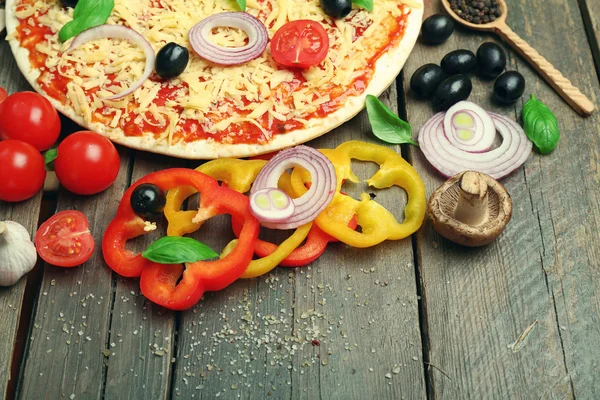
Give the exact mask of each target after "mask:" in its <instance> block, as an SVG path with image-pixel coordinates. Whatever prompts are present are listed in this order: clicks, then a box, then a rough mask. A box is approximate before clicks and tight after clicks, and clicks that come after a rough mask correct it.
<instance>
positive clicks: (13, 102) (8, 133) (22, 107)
mask: <svg viewBox="0 0 600 400" xmlns="http://www.w3.org/2000/svg"><path fill="white" fill-rule="evenodd" d="M58 135H60V118H59V117H58V113H57V112H56V110H55V109H54V107H52V104H50V102H49V101H48V100H47V99H46V98H45V97H43V96H41V95H39V94H37V93H35V92H18V93H13V94H11V95H10V96H8V97H7V98H6V100H4V102H1V103H0V139H3V140H5V139H16V140H22V141H24V142H27V143H29V144H30V145H32V146H33V147H35V148H36V149H38V150H40V151H42V150H46V149H48V148H50V146H52V145H53V144H54V143H55V142H56V140H57V139H58Z"/></svg>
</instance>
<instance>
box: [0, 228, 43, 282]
mask: <svg viewBox="0 0 600 400" xmlns="http://www.w3.org/2000/svg"><path fill="white" fill-rule="evenodd" d="M36 261H37V252H36V251H35V246H34V244H33V242H32V241H31V240H30V238H29V232H27V229H25V227H24V226H23V225H21V224H18V223H16V222H13V221H0V286H12V285H14V284H15V283H17V282H18V281H19V279H21V277H22V276H23V275H25V274H26V273H28V272H29V271H31V270H32V269H33V267H34V266H35V262H36Z"/></svg>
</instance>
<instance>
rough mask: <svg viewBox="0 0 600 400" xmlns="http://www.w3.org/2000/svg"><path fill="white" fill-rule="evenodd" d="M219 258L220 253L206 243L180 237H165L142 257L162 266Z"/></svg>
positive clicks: (156, 242) (149, 247)
mask: <svg viewBox="0 0 600 400" xmlns="http://www.w3.org/2000/svg"><path fill="white" fill-rule="evenodd" d="M218 256H219V254H218V253H216V252H215V251H214V250H213V249H211V248H210V247H208V246H207V245H205V244H204V243H200V242H199V241H197V240H194V239H192V238H188V237H180V236H164V237H162V238H160V239H158V240H157V241H155V242H154V243H152V244H151V245H150V246H148V248H147V249H146V251H144V252H143V253H142V257H144V258H146V259H148V260H150V261H154V262H157V263H160V264H181V263H193V262H196V261H203V260H208V259H211V258H215V257H218Z"/></svg>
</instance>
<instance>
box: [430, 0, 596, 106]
mask: <svg viewBox="0 0 600 400" xmlns="http://www.w3.org/2000/svg"><path fill="white" fill-rule="evenodd" d="M441 2H442V4H443V5H444V8H445V9H446V11H447V12H448V14H450V16H451V17H452V18H454V20H455V21H457V22H458V23H460V24H462V25H464V26H467V27H469V28H471V29H475V30H479V31H485V32H496V33H497V34H498V35H500V37H502V39H504V40H505V41H506V42H508V43H509V44H510V45H511V46H512V47H513V48H514V49H515V50H516V51H517V52H518V53H519V54H520V55H521V56H523V58H524V59H525V60H527V61H528V62H529V63H530V64H531V65H532V66H533V67H534V68H535V69H536V70H537V71H538V72H539V73H540V75H542V76H543V77H544V79H546V82H548V83H549V84H550V86H552V87H553V88H554V90H556V91H557V92H558V94H560V95H561V97H562V98H563V99H564V100H565V101H566V102H567V103H569V105H570V106H571V107H572V108H573V109H574V110H575V111H577V112H578V113H579V114H580V115H582V116H584V117H587V116H589V115H590V114H591V113H592V112H594V109H595V105H594V103H592V102H591V101H590V99H588V98H587V97H586V96H585V95H584V94H583V93H581V92H580V91H579V89H577V88H576V87H575V86H573V85H572V84H571V82H570V81H569V80H568V79H567V78H565V77H564V76H563V75H562V74H561V73H560V71H558V70H557V69H556V68H554V67H553V66H552V64H550V63H549V62H548V61H547V60H546V59H545V58H544V57H542V56H541V55H540V53H538V52H537V51H536V50H535V49H534V48H533V47H531V46H529V45H528V44H527V43H526V42H525V41H524V40H523V39H521V38H520V37H519V35H517V34H516V33H514V32H513V30H512V29H510V27H509V26H508V25H507V24H506V16H507V14H508V7H507V6H506V2H505V1H504V0H498V4H499V6H500V9H501V10H502V15H501V16H499V17H498V18H497V19H496V20H494V21H493V22H489V23H487V24H472V23H470V22H468V21H465V20H464V19H462V18H461V17H459V16H458V15H457V14H456V13H455V12H454V11H452V9H451V8H450V2H449V1H448V0H441Z"/></svg>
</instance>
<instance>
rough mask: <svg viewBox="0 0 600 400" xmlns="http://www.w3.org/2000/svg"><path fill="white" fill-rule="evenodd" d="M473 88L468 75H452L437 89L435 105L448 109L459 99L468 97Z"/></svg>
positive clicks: (434, 95)
mask: <svg viewBox="0 0 600 400" xmlns="http://www.w3.org/2000/svg"><path fill="white" fill-rule="evenodd" d="M472 89H473V85H472V84H471V80H470V79H469V78H468V77H466V76H464V75H454V76H451V77H450V78H447V79H445V80H444V81H442V83H440V85H439V86H438V87H437V89H435V93H434V94H433V105H434V106H435V107H436V108H438V109H440V110H447V109H448V108H450V107H452V106H453V105H454V104H456V103H458V102H459V101H461V100H466V99H468V98H469V95H470V94H471V90H472Z"/></svg>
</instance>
